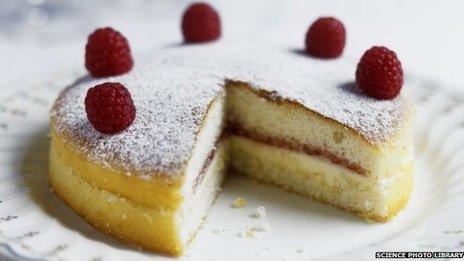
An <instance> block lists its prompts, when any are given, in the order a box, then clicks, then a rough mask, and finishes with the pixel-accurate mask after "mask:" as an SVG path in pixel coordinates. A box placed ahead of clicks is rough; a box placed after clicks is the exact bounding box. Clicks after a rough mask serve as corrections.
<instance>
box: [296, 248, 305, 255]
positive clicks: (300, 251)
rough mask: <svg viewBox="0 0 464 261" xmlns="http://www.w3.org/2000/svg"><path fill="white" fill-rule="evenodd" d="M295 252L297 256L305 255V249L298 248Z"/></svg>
mask: <svg viewBox="0 0 464 261" xmlns="http://www.w3.org/2000/svg"><path fill="white" fill-rule="evenodd" d="M296 252H297V253H299V254H306V252H307V250H306V248H305V247H300V248H298V249H297V250H296Z"/></svg>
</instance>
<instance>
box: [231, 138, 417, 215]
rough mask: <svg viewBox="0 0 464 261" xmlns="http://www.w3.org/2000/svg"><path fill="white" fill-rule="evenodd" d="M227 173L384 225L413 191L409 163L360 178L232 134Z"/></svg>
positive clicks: (315, 159) (322, 161)
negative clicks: (383, 174) (385, 173)
mask: <svg viewBox="0 0 464 261" xmlns="http://www.w3.org/2000/svg"><path fill="white" fill-rule="evenodd" d="M229 154H230V157H231V159H232V160H231V168H232V169H233V172H237V173H240V174H244V175H247V176H250V177H253V178H256V179H258V180H260V181H263V182H266V183H271V184H274V185H277V186H279V187H282V188H284V189H287V190H290V191H293V192H296V193H299V194H301V195H304V196H307V197H310V198H313V199H315V200H318V201H321V202H325V203H328V204H331V205H334V206H336V207H338V208H341V209H344V210H348V211H350V212H352V213H354V214H356V215H359V216H361V217H363V218H366V219H368V220H372V221H378V222H384V221H388V220H390V219H391V218H393V217H394V216H395V214H396V213H398V212H399V211H400V210H401V209H402V208H403V207H404V206H405V205H406V203H407V201H408V199H409V196H410V193H411V190H412V186H413V161H412V160H411V161H410V162H409V163H407V164H405V165H403V166H400V167H398V168H397V169H396V171H395V172H394V173H390V175H389V176H388V177H386V178H384V180H382V179H379V177H366V176H363V175H361V174H359V173H356V172H353V171H351V170H349V169H347V168H344V167H341V166H339V165H335V164H333V163H332V162H330V161H328V160H326V159H323V158H321V157H315V156H310V155H308V154H305V153H301V152H298V151H292V150H288V149H283V148H279V147H276V146H271V145H267V144H264V143H260V142H257V141H253V140H250V139H247V138H244V137H240V136H236V135H232V136H231V137H230V139H229Z"/></svg>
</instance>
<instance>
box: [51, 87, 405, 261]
mask: <svg viewBox="0 0 464 261" xmlns="http://www.w3.org/2000/svg"><path fill="white" fill-rule="evenodd" d="M407 117H412V112H411V113H409V112H408V113H407ZM410 122H411V121H410V120H405V121H402V122H401V124H405V126H402V127H401V128H398V131H397V132H396V133H394V136H392V137H390V138H389V139H388V141H386V142H382V143H377V144H373V143H371V142H370V141H368V140H366V139H365V138H364V137H363V136H362V135H360V134H359V133H358V132H356V131H354V130H353V129H352V128H349V127H347V126H344V125H343V124H340V123H339V122H336V121H334V120H332V119H330V118H327V117H324V116H322V115H320V114H318V113H316V112H314V111H312V110H310V109H308V108H306V107H304V106H302V105H300V104H298V103H296V102H292V101H289V100H285V99H282V98H279V97H275V96H273V95H272V93H269V92H266V91H260V90H257V89H256V88H250V86H249V85H248V84H246V83H242V82H236V81H235V82H234V81H232V82H226V88H225V89H224V91H223V92H221V93H220V94H219V95H218V96H217V97H216V98H215V100H214V101H213V102H211V103H210V104H209V107H208V111H207V113H206V115H205V117H204V120H203V122H202V124H201V128H200V131H199V132H198V134H197V136H196V140H195V145H194V148H193V150H192V153H191V157H190V159H189V160H188V161H187V162H185V164H184V166H183V168H182V169H181V172H182V175H175V176H172V177H171V176H170V177H169V178H166V175H163V173H159V175H153V177H154V178H150V179H143V178H141V177H140V176H134V175H130V173H129V174H128V172H127V171H126V170H122V169H118V168H117V167H114V166H108V165H103V164H99V163H98V162H92V161H89V160H88V158H87V157H86V155H84V153H82V152H81V151H82V150H80V149H79V147H80V146H82V144H79V142H78V141H75V140H73V139H72V138H70V137H66V134H63V133H58V132H57V131H55V129H54V127H53V126H54V122H53V119H52V146H51V152H50V182H51V184H52V186H53V188H54V190H55V192H56V193H57V194H58V195H59V196H60V197H61V198H63V199H64V201H65V202H66V203H67V204H68V205H69V206H70V207H71V208H73V209H74V210H75V211H76V212H77V213H79V214H80V215H82V216H83V217H84V218H85V219H86V220H87V221H88V222H89V223H91V224H92V225H93V226H94V227H96V228H98V229H99V230H101V231H103V232H105V233H108V234H110V235H112V236H114V237H116V238H119V239H121V240H123V241H125V242H128V243H131V244H134V245H137V246H140V247H142V248H144V249H147V250H152V251H158V252H163V253H166V254H169V255H181V254H182V253H184V252H185V248H186V245H187V244H188V242H189V241H190V240H192V238H193V237H194V236H195V234H196V232H197V230H198V228H199V226H200V225H201V223H202V221H203V219H204V218H205V217H206V215H207V212H208V210H209V208H210V206H211V205H212V203H213V202H214V199H215V198H216V195H217V193H218V191H219V190H220V186H221V182H222V180H223V179H224V175H225V174H226V173H227V172H232V173H237V174H243V175H246V176H249V177H252V178H255V179H258V180H260V181H263V182H266V183H270V184H274V185H277V186H279V187H282V188H284V189H286V190H289V191H293V192H296V193H298V194H301V195H303V196H306V197H309V198H313V199H315V200H318V201H321V202H325V203H328V204H331V205H333V206H336V207H338V208H341V209H345V210H348V211H350V212H352V213H354V214H356V215H359V216H361V217H363V218H365V219H368V220H372V221H379V222H383V221H388V220H390V219H391V218H392V217H394V216H395V214H396V213H398V211H400V210H401V209H402V208H403V207H404V206H405V204H406V203H407V200H408V199H409V195H410V192H411V190H412V184H413V157H412V155H413V151H412V147H411V138H412V126H410Z"/></svg>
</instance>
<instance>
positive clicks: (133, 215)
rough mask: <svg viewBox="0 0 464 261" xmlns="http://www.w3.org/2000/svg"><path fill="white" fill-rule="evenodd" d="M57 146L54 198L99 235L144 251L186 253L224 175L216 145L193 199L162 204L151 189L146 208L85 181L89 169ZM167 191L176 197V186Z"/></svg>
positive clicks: (52, 156) (128, 187)
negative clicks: (153, 201)
mask: <svg viewBox="0 0 464 261" xmlns="http://www.w3.org/2000/svg"><path fill="white" fill-rule="evenodd" d="M55 138H56V137H55ZM56 144H57V143H56V142H55V143H53V144H52V146H51V150H50V175H49V177H50V183H51V185H52V187H53V189H54V191H55V193H56V194H58V195H59V196H60V197H61V198H62V199H63V200H64V201H65V202H66V203H67V204H68V205H69V206H70V207H71V208H72V209H73V210H74V211H75V212H77V213H78V214H79V215H81V216H83V217H84V218H85V219H86V220H87V221H88V222H89V223H90V224H92V226H94V227H96V228H97V229H98V230H100V231H102V232H105V233H107V234H109V235H111V236H113V237H115V238H118V239H121V240H123V241H124V242H126V243H131V244H134V245H137V246H140V247H142V248H143V249H146V250H151V251H156V252H163V253H166V254H169V255H180V254H182V253H183V252H184V250H185V247H186V244H187V243H188V241H189V240H191V239H192V238H193V237H194V235H195V233H196V232H197V230H198V228H199V226H200V224H201V223H202V221H203V219H204V218H205V216H206V213H207V211H208V210H209V208H210V206H211V204H212V203H213V201H214V199H215V197H216V195H217V192H218V191H219V189H220V185H221V182H222V180H223V177H224V175H225V170H226V169H225V160H226V156H227V153H226V149H225V147H224V146H223V145H222V144H219V145H218V149H217V150H216V153H215V154H214V157H213V159H212V160H211V162H210V163H209V164H208V167H207V168H206V171H205V177H204V179H203V182H202V183H201V184H199V186H198V188H197V191H196V193H195V194H192V195H186V196H184V197H182V198H180V199H178V200H174V201H173V200H171V199H168V198H164V199H160V195H162V194H163V193H161V192H159V191H158V190H157V189H156V188H152V189H153V190H151V192H150V193H148V194H145V195H144V196H146V197H147V198H148V197H153V198H157V199H159V201H157V203H158V205H147V204H142V203H140V202H136V201H133V200H131V199H129V198H127V197H124V196H122V195H121V194H119V193H114V192H111V191H107V190H104V189H100V188H99V186H98V184H95V182H92V183H90V182H88V181H87V180H85V179H83V178H82V177H83V176H84V175H83V172H82V171H92V170H91V168H86V167H85V166H86V165H88V164H84V166H82V167H83V168H77V169H76V168H74V166H75V165H74V164H73V163H72V162H71V161H72V156H70V155H69V151H66V150H62V147H59V146H56ZM89 174H94V175H95V176H94V177H96V178H98V175H99V174H103V175H108V173H104V172H99V173H95V172H94V173H89ZM139 185H140V184H137V185H134V184H132V183H130V182H128V183H127V185H126V190H127V191H132V190H139V188H140V186H139ZM187 185H191V184H187ZM171 189H172V191H173V194H177V189H176V187H172V188H171ZM167 205H168V206H170V207H169V208H167V207H166V206H167Z"/></svg>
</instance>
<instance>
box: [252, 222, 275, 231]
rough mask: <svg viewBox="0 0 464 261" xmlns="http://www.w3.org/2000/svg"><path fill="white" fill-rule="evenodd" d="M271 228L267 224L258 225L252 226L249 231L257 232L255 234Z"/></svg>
mask: <svg viewBox="0 0 464 261" xmlns="http://www.w3.org/2000/svg"><path fill="white" fill-rule="evenodd" d="M270 228H271V226H270V224H269V223H268V222H266V223H263V224H258V225H254V226H253V227H252V228H251V230H252V231H257V232H267V231H269V230H270Z"/></svg>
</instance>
